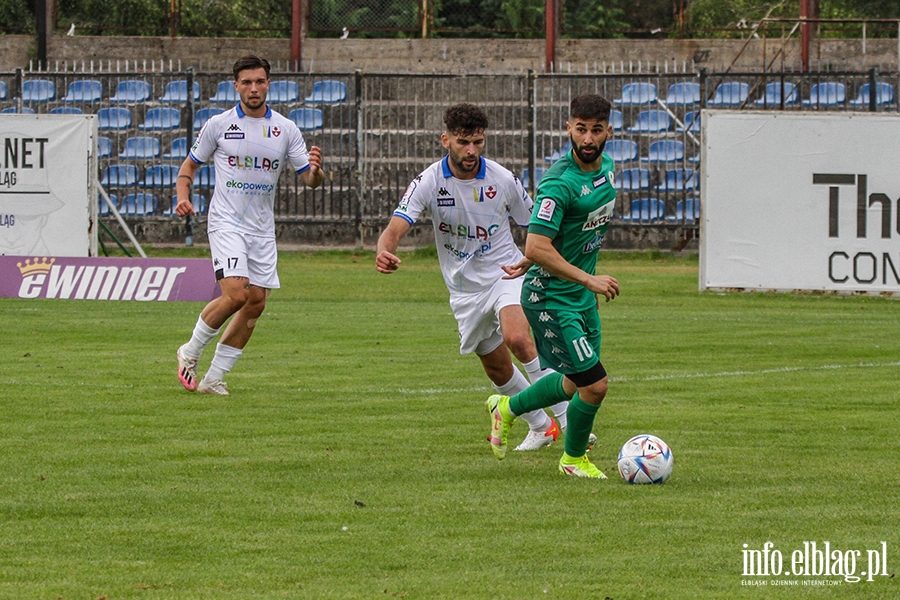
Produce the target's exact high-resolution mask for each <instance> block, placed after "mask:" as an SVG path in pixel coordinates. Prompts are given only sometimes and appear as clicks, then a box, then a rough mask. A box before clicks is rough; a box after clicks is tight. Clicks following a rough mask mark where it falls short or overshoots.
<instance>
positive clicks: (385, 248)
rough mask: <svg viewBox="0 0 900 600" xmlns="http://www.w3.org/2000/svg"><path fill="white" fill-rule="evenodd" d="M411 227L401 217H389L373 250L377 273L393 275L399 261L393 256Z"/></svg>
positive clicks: (398, 265)
mask: <svg viewBox="0 0 900 600" xmlns="http://www.w3.org/2000/svg"><path fill="white" fill-rule="evenodd" d="M410 227H411V225H410V224H409V222H408V221H407V220H406V219H403V218H401V217H396V216H394V217H391V221H390V223H388V226H387V227H385V229H384V231H383V232H382V233H381V236H379V238H378V246H377V247H376V249H375V269H376V270H377V271H378V272H379V273H387V274H389V273H393V272H394V271H396V270H397V269H398V268H400V259H399V258H397V257H396V256H395V255H394V252H396V251H397V246H399V245H400V240H401V239H402V238H403V236H404V235H406V232H407V231H409V229H410Z"/></svg>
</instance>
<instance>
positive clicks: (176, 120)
mask: <svg viewBox="0 0 900 600" xmlns="http://www.w3.org/2000/svg"><path fill="white" fill-rule="evenodd" d="M179 127H181V111H180V110H178V109H177V108H170V107H159V106H157V107H156V108H151V109H149V110H148V111H147V115H146V117H144V122H143V123H141V124H140V125H138V129H142V130H144V131H170V130H172V129H178V128H179Z"/></svg>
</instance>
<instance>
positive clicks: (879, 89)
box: [850, 81, 894, 108]
mask: <svg viewBox="0 0 900 600" xmlns="http://www.w3.org/2000/svg"><path fill="white" fill-rule="evenodd" d="M871 89H872V86H871V85H870V84H868V83H864V84H862V85H861V86H859V91H858V92H857V94H856V98H854V99H853V100H851V101H850V106H856V107H859V108H866V107H868V106H869V95H870V93H871ZM893 103H894V86H893V85H891V84H890V83H885V82H883V81H879V82H877V83H876V84H875V106H890V105H891V104H893Z"/></svg>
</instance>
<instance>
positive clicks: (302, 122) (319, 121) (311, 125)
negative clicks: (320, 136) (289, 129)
mask: <svg viewBox="0 0 900 600" xmlns="http://www.w3.org/2000/svg"><path fill="white" fill-rule="evenodd" d="M288 119H290V120H291V121H293V122H294V123H296V125H297V127H299V128H300V129H302V130H304V131H307V130H312V129H322V127H323V126H324V121H323V117H322V111H321V110H319V109H318V108H295V109H294V110H292V111H291V112H290V113H289V114H288Z"/></svg>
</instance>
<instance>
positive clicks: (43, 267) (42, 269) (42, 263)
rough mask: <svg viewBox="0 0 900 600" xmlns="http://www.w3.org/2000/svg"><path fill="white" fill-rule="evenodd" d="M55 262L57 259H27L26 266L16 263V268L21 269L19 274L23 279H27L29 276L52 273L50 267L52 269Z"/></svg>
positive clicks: (43, 257) (44, 257)
mask: <svg viewBox="0 0 900 600" xmlns="http://www.w3.org/2000/svg"><path fill="white" fill-rule="evenodd" d="M55 262H56V259H55V258H48V257H46V256H42V257H37V256H35V257H34V259H33V260H32V259H30V258H27V259H25V264H24V265H23V264H22V263H16V266H17V267H19V273H21V274H22V277H27V276H28V275H46V274H47V273H49V272H50V267H52V266H53V263H55Z"/></svg>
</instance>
